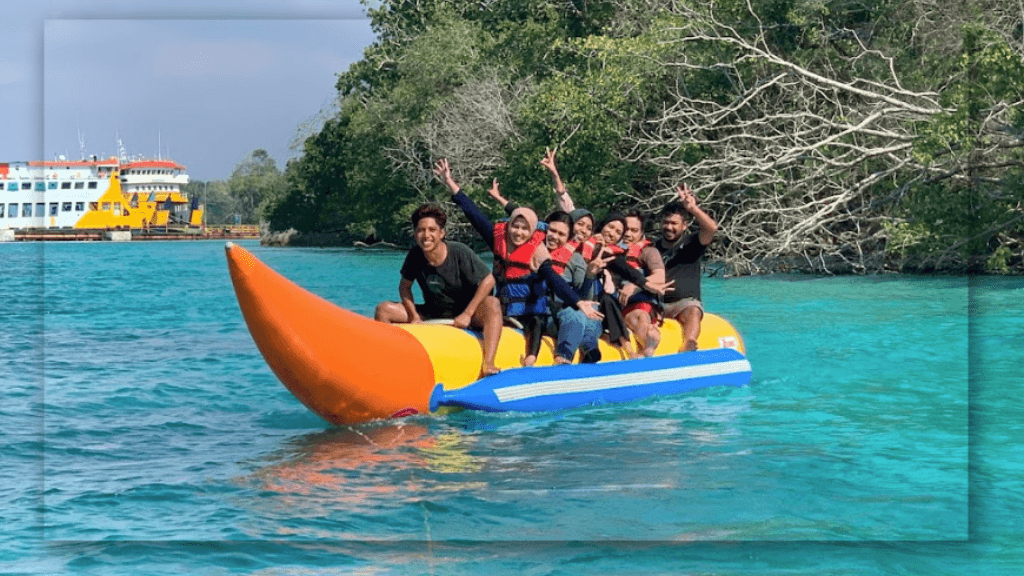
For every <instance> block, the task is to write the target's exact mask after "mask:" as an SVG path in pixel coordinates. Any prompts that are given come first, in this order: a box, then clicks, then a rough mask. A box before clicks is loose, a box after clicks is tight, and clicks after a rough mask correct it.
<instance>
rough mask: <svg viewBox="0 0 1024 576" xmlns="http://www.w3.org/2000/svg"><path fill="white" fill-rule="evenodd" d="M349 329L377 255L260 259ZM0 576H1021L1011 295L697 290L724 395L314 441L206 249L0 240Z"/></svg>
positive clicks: (382, 259) (461, 418)
mask: <svg viewBox="0 0 1024 576" xmlns="http://www.w3.org/2000/svg"><path fill="white" fill-rule="evenodd" d="M243 245H245V246H246V247H247V248H249V249H250V250H252V251H253V252H254V253H256V254H257V256H258V257H260V258H261V259H263V260H264V261H265V262H266V263H268V264H269V265H271V266H272V267H273V268H275V269H276V270H278V271H279V272H281V273H283V274H284V275H286V276H288V277H289V278H292V279H293V280H295V281H296V282H297V283H299V284H300V285H302V286H304V287H306V288H308V289H310V290H312V291H313V292H316V293H317V294H320V295H321V296H324V297H325V298H327V299H329V300H332V301H334V302H337V303H339V304H342V305H345V306H346V307H348V308H350V309H353V310H355V311H356V312H359V313H362V314H370V313H371V311H372V309H373V306H374V305H375V304H376V302H377V301H379V300H381V299H394V298H395V297H396V295H397V279H398V273H397V271H398V268H399V267H400V265H401V261H402V257H403V255H402V254H394V253H376V252H356V251H350V250H318V249H264V248H260V247H259V246H258V244H256V243H254V242H253V243H243ZM0 262H2V263H3V269H4V272H5V275H4V280H3V287H2V288H0V299H2V302H3V304H2V305H0V310H2V311H3V312H2V313H0V324H2V326H3V330H2V338H0V354H2V360H0V366H2V369H3V374H4V376H3V381H4V387H3V402H2V404H0V418H2V420H0V421H2V422H3V426H2V427H0V434H2V438H0V454H2V462H3V466H2V467H0V482H2V484H0V487H2V489H3V498H2V502H3V503H4V504H3V507H2V508H0V521H2V522H3V524H4V526H5V530H4V531H3V532H2V535H0V573H30V574H184V573H189V574H338V573H353V574H472V575H483V574H506V573H515V574H597V573H601V574H605V573H622V574H679V573H691V574H723V575H724V574H969V573H984V574H1019V573H1020V570H1021V568H1022V567H1024V553H1022V552H1021V546H1020V542H1021V540H1022V532H1024V531H1022V521H1021V518H1022V517H1024V496H1022V489H1021V486H1022V485H1024V470H1022V469H1024V467H1022V465H1021V458H1020V457H1019V454H1018V453H1019V450H1020V447H1021V440H1022V438H1024V436H1022V434H1021V426H1022V424H1021V423H1022V422H1024V410H1022V406H1024V402H1022V400H1021V397H1020V394H1019V393H1018V392H1017V390H1018V387H1017V383H1018V382H1019V377H1018V376H1017V373H1018V368H1017V367H1018V366H1020V365H1021V363H1022V360H1024V352H1022V346H1021V342H1022V333H1024V314H1022V308H1024V306H1022V305H1021V297H1022V296H1024V280H1020V279H1001V278H971V279H968V278H904V277H868V278H820V279H819V278H807V277H800V276H783V277H778V276H776V277H769V278H739V279H728V280H723V279H707V280H705V290H704V292H705V297H706V304H707V307H708V308H709V310H712V311H714V312H716V313H719V314H721V315H722V316H724V317H726V318H728V319H729V320H730V321H732V322H733V323H734V324H735V325H736V327H737V328H738V329H739V330H740V332H741V334H742V335H743V336H744V338H745V340H746V343H747V347H748V351H749V355H750V361H751V364H752V365H753V369H754V377H753V381H752V383H751V385H750V386H749V387H745V388H741V389H732V388H728V389H725V388H723V389H712V390H705V391H701V392H697V393H690V394H685V395H681V396H676V397H670V398H660V399H650V400H646V401H641V402H636V403H631V404H625V405H613V406H598V407H591V408H586V409H578V410H572V411H567V412H563V413H558V414H546V415H522V414H519V415H510V414H505V415H501V414H498V415H495V414H484V413H473V412H463V413H460V414H455V415H451V416H448V417H444V418H440V417H430V416H416V417H412V418H408V419H405V420H402V421H395V422H388V423H376V424H371V425H364V426H358V427H351V428H329V427H328V426H326V425H325V424H324V423H323V422H322V421H321V420H319V419H318V418H317V417H316V416H314V415H313V414H311V413H310V412H309V411H308V410H306V409H305V408H304V407H303V406H302V405H301V404H300V403H299V402H298V401H297V400H295V399H294V398H293V397H292V396H291V395H290V394H289V393H288V392H287V391H286V390H285V389H284V387H283V386H281V385H280V383H278V381H277V380H276V378H275V377H274V376H273V374H272V373H271V372H270V370H269V369H268V368H267V367H266V365H265V363H264V362H263V360H262V358H261V357H260V356H259V353H258V351H257V350H256V348H255V346H254V345H253V343H252V340H251V339H250V337H249V335H248V332H247V331H246V328H245V324H244V322H243V320H242V318H241V315H240V313H239V311H238V308H237V305H236V304H235V301H234V297H233V294H232V291H231V286H230V280H229V278H228V275H227V271H226V266H225V261H224V256H223V248H222V244H221V243H219V242H208V243H206V242H203V243H151V244H127V245H125V244H109V243H80V244H50V245H45V246H44V245H41V244H20V243H19V244H9V245H0Z"/></svg>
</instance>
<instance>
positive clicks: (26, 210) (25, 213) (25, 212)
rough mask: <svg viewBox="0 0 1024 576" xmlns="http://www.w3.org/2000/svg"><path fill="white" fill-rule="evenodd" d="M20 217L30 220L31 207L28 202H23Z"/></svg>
mask: <svg viewBox="0 0 1024 576" xmlns="http://www.w3.org/2000/svg"><path fill="white" fill-rule="evenodd" d="M21 217H22V218H31V217H32V205H31V204H29V203H28V202H25V203H24V204H22V205H21Z"/></svg>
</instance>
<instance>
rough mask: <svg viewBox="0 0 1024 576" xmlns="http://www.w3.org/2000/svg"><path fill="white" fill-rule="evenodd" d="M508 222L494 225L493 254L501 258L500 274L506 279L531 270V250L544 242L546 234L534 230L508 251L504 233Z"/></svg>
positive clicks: (519, 275) (519, 276)
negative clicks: (524, 239) (517, 245)
mask: <svg viewBox="0 0 1024 576" xmlns="http://www.w3.org/2000/svg"><path fill="white" fill-rule="evenodd" d="M507 228H508V222H498V223H497V224H495V225H494V255H495V256H497V257H498V258H499V259H501V263H502V276H503V277H504V278H508V279H514V278H522V277H523V276H528V275H529V274H531V273H532V272H533V271H532V270H530V260H531V259H532V258H533V252H534V251H535V250H536V249H537V247H538V246H540V245H542V244H544V237H545V236H546V234H545V233H544V232H543V231H541V230H534V232H533V236H531V237H530V238H529V239H528V240H527V241H526V242H523V243H522V244H521V245H520V246H519V247H518V248H516V249H515V250H513V251H512V253H511V254H509V253H508V239H507V235H506V234H505V232H506V229H507Z"/></svg>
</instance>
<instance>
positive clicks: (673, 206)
mask: <svg viewBox="0 0 1024 576" xmlns="http://www.w3.org/2000/svg"><path fill="white" fill-rule="evenodd" d="M673 214H679V217H680V218H682V219H683V220H684V221H685V220H689V217H690V213H689V212H687V211H686V208H683V203H682V202H669V203H668V204H666V205H665V207H664V208H662V209H661V219H662V220H664V219H665V218H668V217H669V216H672V215H673Z"/></svg>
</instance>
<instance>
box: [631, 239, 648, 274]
mask: <svg viewBox="0 0 1024 576" xmlns="http://www.w3.org/2000/svg"><path fill="white" fill-rule="evenodd" d="M650 245H651V241H650V240H648V239H647V238H644V239H643V240H641V241H639V242H637V243H636V244H631V245H630V246H629V248H627V249H626V263H627V264H629V265H630V266H632V267H633V268H636V269H637V270H640V269H641V268H643V264H642V263H641V262H640V253H641V252H643V251H644V248H647V247H648V246H650Z"/></svg>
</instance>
